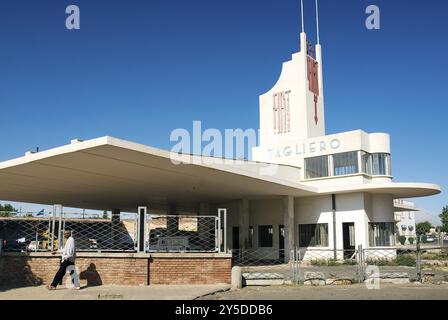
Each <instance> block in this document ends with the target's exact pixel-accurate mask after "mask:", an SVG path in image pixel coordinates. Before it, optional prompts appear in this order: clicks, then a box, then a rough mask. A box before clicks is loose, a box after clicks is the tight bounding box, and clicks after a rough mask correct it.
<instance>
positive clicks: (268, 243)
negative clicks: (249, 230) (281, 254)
mask: <svg viewBox="0 0 448 320" xmlns="http://www.w3.org/2000/svg"><path fill="white" fill-rule="evenodd" d="M272 244H273V242H272V226H259V227H258V246H259V247H260V248H263V247H264V248H266V247H272Z"/></svg>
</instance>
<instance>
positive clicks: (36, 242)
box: [0, 217, 58, 251]
mask: <svg viewBox="0 0 448 320" xmlns="http://www.w3.org/2000/svg"><path fill="white" fill-rule="evenodd" d="M51 222H52V221H51V219H49V218H25V217H14V218H10V217H2V218H0V239H1V240H2V243H1V245H2V249H3V250H4V251H48V250H52V248H53V245H54V246H55V247H57V246H58V240H57V239H55V237H54V233H55V232H56V233H57V232H58V229H57V228H58V227H54V226H53V225H52V223H51Z"/></svg>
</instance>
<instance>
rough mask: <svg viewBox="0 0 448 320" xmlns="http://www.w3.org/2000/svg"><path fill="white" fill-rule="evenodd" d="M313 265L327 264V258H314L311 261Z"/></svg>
mask: <svg viewBox="0 0 448 320" xmlns="http://www.w3.org/2000/svg"><path fill="white" fill-rule="evenodd" d="M310 263H311V265H312V266H326V265H327V260H325V259H313V260H311V261H310Z"/></svg>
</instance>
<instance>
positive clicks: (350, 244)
mask: <svg viewBox="0 0 448 320" xmlns="http://www.w3.org/2000/svg"><path fill="white" fill-rule="evenodd" d="M342 237H343V242H344V259H350V258H352V257H353V255H354V253H355V223H354V222H347V223H343V224H342Z"/></svg>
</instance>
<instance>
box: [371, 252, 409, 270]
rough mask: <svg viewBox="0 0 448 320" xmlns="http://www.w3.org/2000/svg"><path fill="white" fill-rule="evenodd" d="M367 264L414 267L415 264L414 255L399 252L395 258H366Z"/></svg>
mask: <svg viewBox="0 0 448 320" xmlns="http://www.w3.org/2000/svg"><path fill="white" fill-rule="evenodd" d="M366 262H367V264H369V265H375V266H379V267H383V266H406V267H414V266H415V265H416V257H415V255H413V254H399V255H397V257H396V258H395V259H388V258H379V259H367V261H366Z"/></svg>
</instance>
